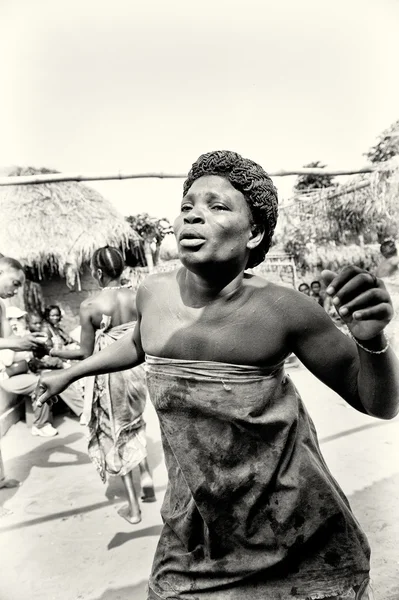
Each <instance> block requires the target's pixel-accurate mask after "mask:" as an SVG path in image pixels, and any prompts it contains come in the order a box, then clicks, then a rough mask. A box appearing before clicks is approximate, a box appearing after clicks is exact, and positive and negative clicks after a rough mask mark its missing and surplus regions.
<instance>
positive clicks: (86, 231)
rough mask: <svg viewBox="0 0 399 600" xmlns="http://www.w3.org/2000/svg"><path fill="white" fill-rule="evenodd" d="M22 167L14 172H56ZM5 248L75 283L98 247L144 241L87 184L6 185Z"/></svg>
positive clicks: (0, 192)
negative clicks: (81, 268) (83, 265)
mask: <svg viewBox="0 0 399 600" xmlns="http://www.w3.org/2000/svg"><path fill="white" fill-rule="evenodd" d="M54 172H55V171H50V170H48V169H34V168H31V167H28V168H17V169H14V170H11V171H10V172H9V173H8V175H9V176H18V175H35V174H37V173H54ZM0 215H1V235H0V252H1V253H3V254H4V255H7V256H12V257H13V258H16V259H17V260H19V261H20V262H21V263H22V264H23V265H24V266H26V267H29V268H31V269H33V270H35V271H36V272H37V273H38V276H39V278H41V277H43V273H44V272H45V271H50V272H51V273H58V274H60V275H61V276H63V277H65V278H66V280H67V284H68V285H69V286H70V287H72V286H73V285H74V282H75V280H76V278H79V269H80V267H81V266H82V264H84V263H86V262H88V261H89V260H90V257H91V256H92V254H93V252H94V250H96V249H97V248H99V247H101V246H105V245H110V246H116V247H118V248H121V249H122V250H123V251H126V250H129V249H130V251H131V250H132V249H134V248H135V247H137V246H140V244H141V238H140V236H139V235H138V234H137V233H136V232H134V231H133V230H132V228H131V227H130V226H129V224H128V223H127V222H126V221H125V219H124V218H123V216H122V215H121V214H119V213H118V211H117V210H116V209H115V208H114V206H113V205H112V204H111V203H110V202H109V201H108V200H106V199H105V198H103V196H102V195H101V194H99V193H98V192H97V191H95V190H93V189H92V188H90V187H87V186H85V185H83V184H81V183H76V182H62V183H50V184H40V185H20V186H12V187H11V186H10V187H3V188H1V189H0Z"/></svg>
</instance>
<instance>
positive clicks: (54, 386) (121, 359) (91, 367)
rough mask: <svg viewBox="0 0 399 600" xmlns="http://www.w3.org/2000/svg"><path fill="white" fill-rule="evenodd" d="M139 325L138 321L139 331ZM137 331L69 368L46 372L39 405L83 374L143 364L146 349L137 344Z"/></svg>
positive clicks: (110, 371)
mask: <svg viewBox="0 0 399 600" xmlns="http://www.w3.org/2000/svg"><path fill="white" fill-rule="evenodd" d="M137 328H138V324H137V325H136V330H137ZM136 330H135V332H134V334H133V335H132V333H131V332H129V333H127V334H126V335H125V336H124V337H123V338H121V339H120V340H118V341H117V342H114V343H113V344H111V345H110V346H108V347H107V348H104V350H102V351H101V352H98V353H97V354H93V355H92V356H89V357H88V358H86V359H85V360H82V362H79V363H77V364H75V365H73V366H72V367H70V368H69V369H62V370H60V371H57V372H54V373H43V374H42V375H41V377H40V380H39V383H38V387H37V389H36V398H37V405H38V406H39V407H40V406H41V405H42V404H43V403H44V402H48V401H49V400H50V399H51V398H52V397H53V396H56V395H58V394H60V393H61V392H62V391H63V390H65V389H66V388H67V387H68V386H69V385H71V383H73V382H74V381H77V380H78V379H81V378H82V377H89V376H92V375H101V374H102V373H114V372H115V371H124V370H126V369H131V368H132V367H136V366H137V365H139V364H141V363H142V362H143V361H144V352H143V350H142V349H141V344H137V343H136V339H137V335H139V333H138V332H137V331H136Z"/></svg>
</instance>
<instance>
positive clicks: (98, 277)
mask: <svg viewBox="0 0 399 600" xmlns="http://www.w3.org/2000/svg"><path fill="white" fill-rule="evenodd" d="M96 273H97V279H98V281H102V278H103V271H102V269H97V271H96Z"/></svg>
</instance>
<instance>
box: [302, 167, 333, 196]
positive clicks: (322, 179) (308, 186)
mask: <svg viewBox="0 0 399 600" xmlns="http://www.w3.org/2000/svg"><path fill="white" fill-rule="evenodd" d="M303 166H304V167H306V168H317V169H324V167H325V166H326V165H322V164H321V163H320V161H319V160H316V161H315V162H311V163H309V164H308V165H303ZM336 185H337V184H336V183H335V182H334V177H333V176H332V175H312V174H306V175H299V177H298V178H297V181H296V184H295V185H294V191H295V192H297V193H298V192H299V193H300V192H307V191H309V190H317V189H320V188H328V187H335V186H336Z"/></svg>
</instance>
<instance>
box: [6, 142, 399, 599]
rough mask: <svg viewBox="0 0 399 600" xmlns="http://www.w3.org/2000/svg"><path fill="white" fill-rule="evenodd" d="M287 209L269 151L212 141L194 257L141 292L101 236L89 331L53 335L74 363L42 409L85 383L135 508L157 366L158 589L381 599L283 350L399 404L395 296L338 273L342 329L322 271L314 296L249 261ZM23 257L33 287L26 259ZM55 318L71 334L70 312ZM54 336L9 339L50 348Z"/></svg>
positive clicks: (189, 219)
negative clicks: (330, 310)
mask: <svg viewBox="0 0 399 600" xmlns="http://www.w3.org/2000/svg"><path fill="white" fill-rule="evenodd" d="M276 222H277V192H276V189H275V187H274V185H273V183H272V181H271V179H270V177H269V176H268V175H267V173H266V172H265V171H264V169H263V168H262V167H261V166H260V165H258V164H256V163H255V162H253V161H251V160H249V159H245V158H243V157H241V156H240V155H238V154H237V153H235V152H230V151H215V152H210V153H207V154H205V155H202V156H200V157H199V159H198V160H197V161H196V162H195V163H194V164H193V166H192V168H191V170H190V172H189V174H188V177H187V179H186V181H185V183H184V187H183V197H182V201H181V206H180V212H179V215H178V217H177V219H176V221H175V224H174V230H175V235H176V238H177V242H178V248H179V257H180V260H181V263H182V265H181V267H180V268H178V269H177V270H175V271H172V272H166V273H157V274H153V275H151V276H149V277H148V278H147V279H146V280H145V281H144V282H143V283H142V284H141V286H140V287H139V290H138V292H137V295H136V297H135V296H134V294H133V292H132V291H131V290H130V289H129V288H125V287H124V286H122V285H121V274H122V270H123V259H122V257H121V255H120V253H119V252H118V251H117V250H116V249H112V248H103V249H100V250H98V251H97V252H96V253H95V254H94V256H93V259H92V274H93V277H95V279H96V280H97V281H98V283H99V285H100V288H101V291H99V292H98V294H96V295H94V296H93V297H91V298H89V299H88V300H86V301H85V302H83V304H82V305H81V308H80V321H81V327H82V332H81V340H80V345H79V347H72V345H71V344H68V343H65V339H64V340H63V342H64V345H63V346H62V347H57V348H55V347H54V344H53V346H52V348H51V349H50V351H49V355H50V356H51V357H53V358H57V359H60V360H62V361H64V360H70V361H73V364H71V366H69V367H68V368H60V369H53V370H47V369H45V370H42V372H41V374H40V379H39V383H38V387H37V391H36V395H35V402H36V406H37V408H38V409H40V408H42V407H44V406H46V405H49V406H51V404H52V402H53V399H54V398H56V397H58V396H61V397H62V394H63V393H65V391H66V390H68V389H70V387H71V386H72V385H74V384H75V383H77V382H78V381H80V380H82V379H83V380H84V381H85V390H86V391H85V401H84V406H83V417H84V418H85V419H87V420H88V428H89V448H88V451H89V455H90V457H91V459H92V460H93V462H94V464H95V465H96V467H97V468H98V470H99V472H100V475H101V476H102V477H103V478H104V477H105V476H106V474H107V473H112V474H120V475H121V476H122V477H123V478H124V483H125V488H126V493H127V496H128V498H129V504H128V506H127V507H126V509H125V511H124V513H123V514H122V516H124V517H125V518H127V519H128V520H129V521H130V522H132V523H137V522H138V521H139V520H140V508H139V503H138V500H137V498H136V497H135V492H134V488H133V485H132V480H131V477H130V474H131V471H132V469H133V468H134V467H135V466H140V470H141V473H142V489H143V496H144V499H147V500H153V499H154V492H153V486H152V480H151V476H150V473H149V469H148V464H147V462H146V450H145V436H144V423H143V420H142V414H143V407H144V402H145V389H144V386H143V378H142V377H143V374H142V368H143V367H142V365H143V364H144V363H145V364H146V377H147V379H146V381H147V386H148V390H149V394H150V398H151V400H152V402H153V404H154V407H155V409H156V411H157V414H158V417H159V422H160V427H161V435H162V443H163V449H164V455H165V461H166V466H167V470H168V487H167V490H166V493H165V498H164V502H163V507H162V519H163V529H162V533H161V536H160V540H159V542H158V546H157V550H156V553H155V556H154V561H153V566H152V571H151V577H150V581H149V587H148V596H147V598H148V600H165V599H169V600H172V598H173V599H176V600H177V599H179V600H191V599H192V598H194V597H195V598H199V597H201V598H202V599H203V600H241V599H242V598H248V600H276V599H277V598H280V599H281V600H286V599H287V600H288V599H290V598H296V599H297V600H305V599H306V600H309V599H310V600H316V599H320V598H325V599H327V598H328V599H330V600H342V599H343V598H346V599H349V598H351V599H353V600H355V599H356V600H360V599H361V600H367V599H369V598H371V596H370V586H369V583H370V582H369V571H370V548H369V544H368V541H367V538H366V535H365V533H364V532H363V531H362V529H361V527H360V525H359V523H358V521H357V519H356V518H355V516H354V514H353V512H352V510H351V507H350V505H349V503H348V501H347V499H346V497H345V495H344V494H343V492H342V490H341V489H340V487H339V485H338V484H337V482H336V481H335V479H334V477H333V476H332V474H331V473H330V471H329V469H328V467H327V465H326V463H325V461H324V459H323V457H322V455H321V452H320V447H319V443H318V439H317V433H316V430H315V427H314V425H313V423H312V420H311V418H310V416H309V414H308V412H307V410H306V408H305V405H304V403H303V401H302V399H301V397H300V395H299V393H298V391H297V389H296V388H295V386H294V384H293V382H292V380H291V379H290V377H289V376H288V375H287V374H286V372H285V367H284V365H285V361H286V359H287V357H288V356H289V355H291V354H295V355H296V356H297V357H298V358H299V360H300V361H301V362H302V363H303V364H304V365H305V366H306V367H307V368H308V369H309V370H310V371H311V372H312V373H313V374H314V375H315V376H316V377H318V378H319V379H320V380H321V381H322V382H323V383H325V384H326V385H327V386H329V387H330V388H331V389H332V390H334V391H335V392H336V393H338V394H339V395H340V396H341V397H342V398H343V399H344V400H345V401H346V402H347V403H348V404H349V405H350V406H351V407H353V408H354V409H355V410H358V411H360V412H362V413H365V414H368V415H371V416H373V417H376V418H380V419H391V418H393V417H394V416H395V415H396V414H397V413H398V407H399V363H398V360H397V358H396V356H395V354H394V352H393V351H392V349H391V348H390V345H389V342H388V341H387V339H386V337H385V335H384V330H385V327H386V325H387V324H388V323H389V322H390V321H391V319H392V314H393V311H392V303H391V299H390V296H389V294H388V292H387V290H386V288H385V286H384V283H383V282H382V281H381V279H379V278H377V277H376V276H375V275H373V274H370V273H369V272H367V271H365V270H364V269H360V268H358V267H354V266H348V267H347V268H345V269H344V270H342V272H340V273H333V272H331V271H324V272H323V273H322V278H323V284H324V287H325V295H326V298H327V297H328V298H329V299H330V301H331V305H332V306H333V307H334V310H335V311H336V312H337V314H338V315H339V318H340V319H342V321H343V322H344V323H345V325H346V327H347V329H348V332H349V334H350V335H343V334H342V332H341V331H340V330H339V329H338V328H337V327H335V326H334V324H333V322H332V320H331V319H330V318H329V317H328V315H327V314H326V311H325V310H323V309H322V307H321V304H322V302H321V300H322V292H321V288H322V286H321V285H320V282H319V281H314V282H312V284H311V286H308V287H307V288H306V287H304V286H301V287H302V289H301V290H300V291H305V290H308V292H307V291H305V293H306V294H307V295H311V294H312V297H313V298H314V299H315V300H317V302H309V301H308V299H305V298H304V294H301V293H298V291H297V290H293V289H289V288H285V287H281V286H279V285H275V284H272V283H270V282H268V281H267V280H265V279H263V278H261V277H258V276H256V275H253V274H251V273H249V272H247V269H251V268H253V267H255V266H256V265H258V264H260V263H261V262H262V261H263V260H264V258H265V255H266V253H267V252H268V250H269V248H270V244H271V240H272V237H273V232H274V229H275V226H276ZM1 265H2V263H1V261H0V291H1V293H3V295H4V289H5V285H4V279H2V278H4V274H2V273H1ZM11 268H12V269H13V272H14V275H13V276H12V277H11V279H14V283H15V285H16V286H20V285H22V283H23V272H22V270H21V268H20V266H19V267H18V265H17V266H16V265H15V263H13V266H12V265H11ZM2 290H3V291H2ZM323 305H324V303H323ZM52 310H53V311H54V307H52ZM54 314H55V311H54ZM49 317H50V313H49ZM49 317H48V319H49ZM58 317H59V315H58V316H57V318H58ZM48 319H47V320H46V323H47V325H49V330H51V328H57V327H58V330H57V331H58V335H59V318H58V324H57V323H55V322H54V320H53V321H52V322H50V323H48ZM41 334H42V332H41V330H40V331H37V330H36V331H31V332H30V333H29V334H26V335H24V336H22V337H21V338H17V337H15V339H19V340H20V341H19V342H11V341H9V342H6V343H8V344H9V346H8V347H9V348H11V349H13V350H21V346H22V345H23V344H22V343H21V340H26V343H25V345H24V347H23V348H22V349H23V350H33V349H36V348H38V347H40V348H41V347H42V345H43V344H42V342H40V340H39V338H38V336H40V335H41ZM3 336H4V331H3ZM32 336H33V337H32ZM59 337H62V336H61V335H59ZM28 346H29V347H28ZM1 347H3V348H4V347H5V346H4V344H3V346H1ZM3 385H4V384H3Z"/></svg>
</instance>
